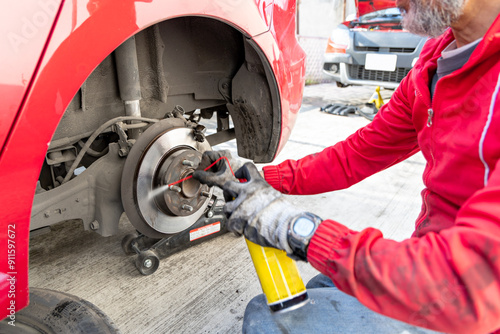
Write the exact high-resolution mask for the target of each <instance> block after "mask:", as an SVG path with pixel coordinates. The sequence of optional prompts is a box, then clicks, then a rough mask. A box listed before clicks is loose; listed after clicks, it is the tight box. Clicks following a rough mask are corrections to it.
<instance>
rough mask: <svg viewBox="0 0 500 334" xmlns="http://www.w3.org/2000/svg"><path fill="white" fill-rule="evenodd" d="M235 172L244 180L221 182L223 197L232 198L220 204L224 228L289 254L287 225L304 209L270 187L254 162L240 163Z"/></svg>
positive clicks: (291, 252) (290, 253)
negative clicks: (241, 181)
mask: <svg viewBox="0 0 500 334" xmlns="http://www.w3.org/2000/svg"><path fill="white" fill-rule="evenodd" d="M235 176H236V178H238V179H246V182H244V183H240V182H238V181H236V180H230V181H228V182H226V183H225V184H224V186H223V191H224V197H225V198H226V201H227V199H228V198H231V197H232V198H233V199H234V200H231V201H229V202H227V203H226V205H225V206H224V213H225V214H226V216H227V217H228V223H227V224H228V225H227V226H228V229H229V230H230V231H232V232H234V233H236V234H237V235H242V234H243V235H245V237H246V238H247V239H248V240H250V241H252V242H254V243H256V244H259V245H261V246H264V247H274V248H278V249H281V250H284V251H285V252H286V253H287V254H288V255H292V254H293V250H292V248H291V247H290V245H289V244H288V241H287V235H288V229H289V225H290V224H291V222H292V221H293V220H294V219H295V218H296V217H297V216H299V215H301V214H302V213H304V211H303V210H301V209H298V208H296V207H295V206H294V205H293V204H291V203H289V202H288V200H287V199H286V198H285V197H284V196H283V194H281V193H280V192H278V191H276V190H275V189H274V188H273V187H271V186H270V185H269V184H268V183H267V182H266V181H265V180H264V178H263V177H262V176H261V175H260V173H259V171H258V170H257V167H255V165H254V164H252V163H246V164H244V165H243V167H241V168H240V169H238V170H237V171H236V174H235Z"/></svg>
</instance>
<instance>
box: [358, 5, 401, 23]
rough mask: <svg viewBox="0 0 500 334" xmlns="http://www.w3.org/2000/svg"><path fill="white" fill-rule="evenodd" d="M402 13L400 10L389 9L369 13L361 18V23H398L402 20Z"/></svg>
mask: <svg viewBox="0 0 500 334" xmlns="http://www.w3.org/2000/svg"><path fill="white" fill-rule="evenodd" d="M401 18H402V17H401V12H400V10H399V8H388V9H384V10H378V11H376V12H372V13H368V14H365V15H363V16H360V17H359V20H358V22H359V23H369V22H374V21H377V22H380V21H396V20H399V21H400V20H401Z"/></svg>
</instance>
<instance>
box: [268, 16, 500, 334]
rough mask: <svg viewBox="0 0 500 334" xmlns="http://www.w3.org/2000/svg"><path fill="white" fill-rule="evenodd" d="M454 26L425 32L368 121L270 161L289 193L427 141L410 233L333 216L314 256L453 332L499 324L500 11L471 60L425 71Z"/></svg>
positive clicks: (400, 312)
mask: <svg viewBox="0 0 500 334" xmlns="http://www.w3.org/2000/svg"><path fill="white" fill-rule="evenodd" d="M453 40H454V37H453V34H452V32H451V30H448V31H447V32H446V33H444V34H443V35H442V36H441V37H439V38H437V39H432V40H429V41H428V42H427V44H426V46H425V47H424V50H423V51H422V53H421V55H420V60H419V61H418V62H417V64H416V65H415V67H414V68H413V70H412V71H411V72H410V73H409V74H408V76H407V77H406V78H405V79H404V80H403V81H402V82H401V85H400V86H399V88H398V89H397V90H396V91H395V93H394V94H393V96H392V98H391V101H390V102H389V103H388V104H386V105H385V106H384V107H383V108H382V109H381V110H380V111H379V113H378V115H377V117H375V119H374V120H373V122H372V123H370V124H369V125H367V126H365V127H364V128H362V129H360V130H359V131H357V132H356V133H355V134H353V135H351V136H350V137H349V138H347V139H346V140H345V141H342V142H340V143H338V144H336V145H334V146H332V147H329V148H327V149H325V150H324V151H322V152H321V153H318V154H314V155H310V156H307V157H305V158H303V159H300V160H298V161H293V160H288V161H285V162H283V163H281V164H280V165H278V166H268V167H265V168H264V174H265V178H266V180H267V181H268V182H269V183H270V184H271V185H273V187H275V188H276V189H278V190H280V191H281V192H283V193H288V194H316V193H321V192H327V191H332V190H338V189H344V188H347V187H349V186H351V185H352V184H355V183H356V182H359V181H360V180H362V179H364V178H366V177H368V176H370V175H372V174H373V173H376V172H378V171H380V170H382V169H384V168H387V167H389V166H391V165H393V164H395V163H398V162H400V161H402V160H404V159H406V158H408V157H409V156H411V155H413V154H414V153H416V152H418V151H419V150H421V151H422V153H423V155H424V157H425V159H426V160H427V165H426V168H425V171H424V175H423V179H424V183H425V187H426V188H425V189H424V190H423V191H422V199H423V205H422V211H421V213H420V215H419V217H418V219H417V221H416V228H415V232H414V234H413V236H412V238H410V239H407V240H404V241H402V242H396V241H392V240H388V239H384V238H383V236H382V233H381V232H380V231H379V230H377V229H373V228H367V229H365V230H362V231H360V232H357V231H352V230H350V229H349V228H347V227H345V226H344V225H342V224H340V223H338V222H335V221H333V220H325V221H323V223H322V224H321V225H320V227H319V228H318V230H317V231H316V233H315V235H314V236H313V238H312V240H311V243H310V245H309V250H308V260H309V262H310V263H311V264H312V265H313V266H314V267H315V268H316V269H318V270H319V271H320V272H322V273H324V274H325V275H327V276H329V277H330V278H331V279H332V280H333V282H334V283H335V285H336V286H337V287H338V288H339V289H340V290H342V291H344V292H346V293H348V294H350V295H353V296H355V297H357V298H358V299H359V300H360V301H361V303H363V304H364V305H366V306H367V307H369V308H371V309H372V310H375V311H376V312H379V313H382V314H384V315H387V316H389V317H392V318H396V319H399V320H401V321H404V322H408V323H411V324H414V325H418V326H423V327H427V328H431V329H434V330H438V331H444V332H452V333H468V334H471V333H489V332H492V331H495V330H497V329H499V328H500V94H499V89H500V16H499V17H497V19H496V21H495V22H494V24H493V25H492V26H491V28H490V30H489V31H488V33H487V34H486V35H485V37H484V39H483V40H482V41H481V42H480V44H479V45H478V46H477V48H476V50H475V51H474V53H473V54H472V56H471V58H470V59H469V61H468V62H467V63H466V64H465V65H464V66H463V68H461V69H460V70H458V71H456V72H454V73H452V74H450V75H449V76H446V77H444V78H442V79H441V80H440V81H439V82H438V83H437V86H436V90H435V95H434V99H433V100H432V102H431V98H430V93H429V82H430V81H431V79H432V76H433V75H434V73H435V71H436V66H437V59H438V58H439V57H440V54H441V51H442V50H443V49H444V48H445V47H446V46H447V45H448V44H449V43H450V42H452V41H453Z"/></svg>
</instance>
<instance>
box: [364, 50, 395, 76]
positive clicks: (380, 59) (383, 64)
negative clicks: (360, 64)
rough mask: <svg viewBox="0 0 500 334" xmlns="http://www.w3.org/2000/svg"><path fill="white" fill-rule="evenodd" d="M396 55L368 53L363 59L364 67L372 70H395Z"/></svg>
mask: <svg viewBox="0 0 500 334" xmlns="http://www.w3.org/2000/svg"><path fill="white" fill-rule="evenodd" d="M397 61H398V56H397V55H384V54H379V53H368V54H367V55H366V60H365V68H366V69H367V70H374V71H387V72H394V71H395V70H396V62H397Z"/></svg>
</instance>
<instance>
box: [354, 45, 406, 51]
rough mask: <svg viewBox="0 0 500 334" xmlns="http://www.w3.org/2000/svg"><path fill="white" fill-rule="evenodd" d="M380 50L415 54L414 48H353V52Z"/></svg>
mask: <svg viewBox="0 0 500 334" xmlns="http://www.w3.org/2000/svg"><path fill="white" fill-rule="evenodd" d="M381 49H382V50H383V51H385V50H387V49H388V51H389V52H390V53H413V52H415V48H381V47H378V46H354V50H355V51H360V52H380V51H381Z"/></svg>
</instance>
